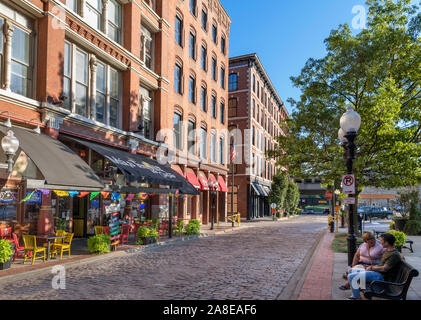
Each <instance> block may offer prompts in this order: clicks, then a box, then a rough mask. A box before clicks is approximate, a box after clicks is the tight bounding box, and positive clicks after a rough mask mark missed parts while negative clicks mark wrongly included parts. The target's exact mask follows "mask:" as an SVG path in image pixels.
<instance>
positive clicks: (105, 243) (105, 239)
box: [88, 234, 111, 254]
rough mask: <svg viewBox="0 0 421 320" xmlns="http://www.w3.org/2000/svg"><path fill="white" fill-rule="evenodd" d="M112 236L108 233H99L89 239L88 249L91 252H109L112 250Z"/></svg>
mask: <svg viewBox="0 0 421 320" xmlns="http://www.w3.org/2000/svg"><path fill="white" fill-rule="evenodd" d="M110 245H111V237H110V236H109V235H106V234H98V235H96V236H93V237H90V238H89V239H88V250H89V252H90V253H98V254H103V253H108V252H110Z"/></svg>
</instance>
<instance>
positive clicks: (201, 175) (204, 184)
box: [197, 171, 209, 191]
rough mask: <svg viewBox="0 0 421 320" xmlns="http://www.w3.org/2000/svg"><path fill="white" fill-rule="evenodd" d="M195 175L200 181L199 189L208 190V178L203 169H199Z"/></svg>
mask: <svg viewBox="0 0 421 320" xmlns="http://www.w3.org/2000/svg"><path fill="white" fill-rule="evenodd" d="M197 177H198V179H199V183H200V190H204V191H207V190H209V184H208V179H207V178H206V176H205V174H204V173H203V171H199V173H198V174H197Z"/></svg>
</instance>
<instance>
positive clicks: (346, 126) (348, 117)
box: [341, 104, 361, 134]
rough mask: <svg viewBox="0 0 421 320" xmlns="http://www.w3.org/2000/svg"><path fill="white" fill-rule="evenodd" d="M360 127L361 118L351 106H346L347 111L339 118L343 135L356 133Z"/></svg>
mask: <svg viewBox="0 0 421 320" xmlns="http://www.w3.org/2000/svg"><path fill="white" fill-rule="evenodd" d="M360 127H361V116H360V115H359V114H358V113H357V112H356V111H355V110H354V107H353V106H352V105H350V104H349V105H348V107H347V111H346V112H345V113H344V115H343V116H342V118H341V128H342V130H343V131H344V132H345V133H347V134H348V133H349V132H355V133H357V132H358V130H360Z"/></svg>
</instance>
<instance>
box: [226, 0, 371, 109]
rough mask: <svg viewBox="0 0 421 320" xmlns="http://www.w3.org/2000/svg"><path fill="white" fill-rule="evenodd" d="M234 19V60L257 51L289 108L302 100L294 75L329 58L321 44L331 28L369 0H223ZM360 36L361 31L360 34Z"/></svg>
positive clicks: (353, 15) (350, 19)
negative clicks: (291, 101) (315, 61)
mask: <svg viewBox="0 0 421 320" xmlns="http://www.w3.org/2000/svg"><path fill="white" fill-rule="evenodd" d="M221 2H222V4H223V6H224V7H225V9H226V11H227V12H228V14H229V15H230V17H231V19H232V25H231V33H230V57H234V56H239V55H243V54H248V53H254V52H255V53H257V54H258V55H259V57H260V60H261V61H262V63H263V65H264V67H265V69H266V71H267V72H268V74H269V77H270V78H271V80H272V83H273V84H274V86H275V87H276V89H277V91H278V93H279V96H280V97H281V99H282V100H283V101H284V103H285V106H286V107H287V109H288V110H289V111H290V112H291V106H290V105H289V103H288V102H287V99H288V98H289V97H292V98H294V99H299V97H300V90H298V89H297V88H294V87H293V86H292V83H291V81H290V79H289V78H290V77H291V76H297V75H299V74H300V72H301V69H302V68H303V67H304V65H305V63H306V61H307V60H308V59H309V58H311V57H312V58H321V57H323V56H324V55H325V53H326V51H325V45H324V43H323V40H324V39H325V38H327V37H328V36H329V34H330V31H331V30H332V29H336V28H337V27H338V26H339V25H340V24H344V23H348V24H349V25H350V26H351V25H352V21H353V19H354V17H355V16H356V14H353V13H352V9H353V7H354V6H356V5H360V6H361V5H362V6H364V7H365V0H260V1H258V0H221ZM356 32H357V31H356Z"/></svg>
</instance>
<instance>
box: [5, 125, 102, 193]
mask: <svg viewBox="0 0 421 320" xmlns="http://www.w3.org/2000/svg"><path fill="white" fill-rule="evenodd" d="M10 130H12V131H13V133H14V134H15V137H16V138H18V140H19V146H20V149H21V150H23V152H25V153H26V155H27V156H28V157H29V158H30V159H31V160H32V161H33V162H34V163H35V165H36V166H37V168H38V170H39V171H40V172H41V173H42V175H43V177H44V179H45V182H43V184H41V185H40V187H42V188H45V189H61V190H82V191H83V190H85V191H93V190H95V191H99V190H102V189H103V188H104V184H103V183H102V182H101V179H100V178H99V177H98V176H97V175H96V174H95V173H94V171H93V170H92V169H91V168H90V167H89V166H88V164H87V163H85V162H84V161H83V160H82V159H81V158H80V157H79V156H78V155H77V154H76V153H74V152H73V151H72V150H71V149H70V148H68V147H67V146H66V145H64V144H63V143H61V142H60V141H58V140H56V139H53V138H51V137H49V136H47V135H45V134H36V133H35V132H33V131H30V130H26V129H23V128H19V127H13V128H11V129H10ZM0 131H1V132H2V133H3V134H5V135H6V134H7V131H8V128H5V127H0ZM18 154H19V151H18V152H17V155H18Z"/></svg>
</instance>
